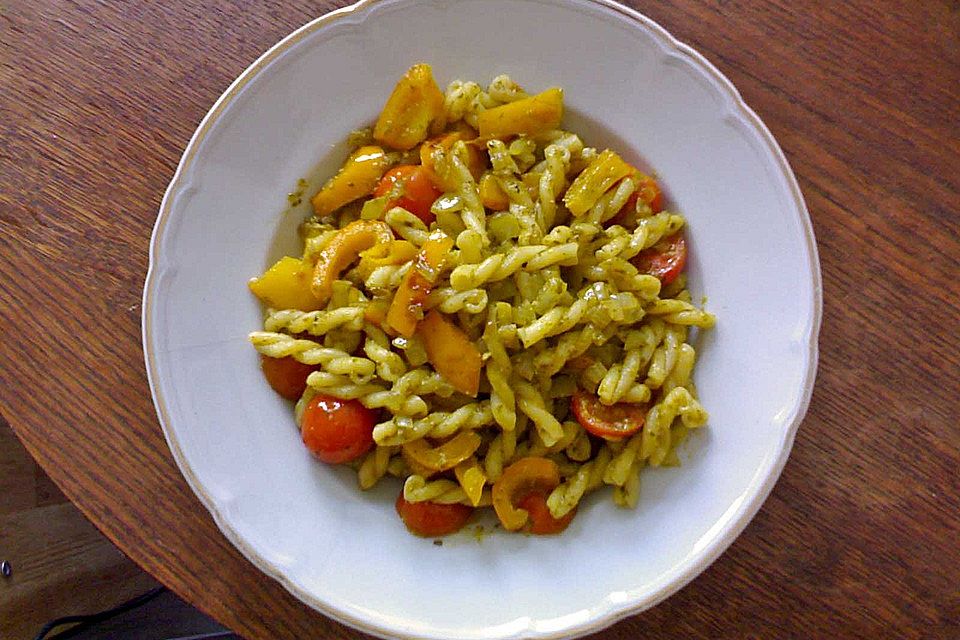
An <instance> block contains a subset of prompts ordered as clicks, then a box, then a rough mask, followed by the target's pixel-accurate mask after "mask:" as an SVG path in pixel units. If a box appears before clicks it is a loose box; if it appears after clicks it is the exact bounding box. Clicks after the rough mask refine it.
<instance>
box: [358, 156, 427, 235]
mask: <svg viewBox="0 0 960 640" xmlns="http://www.w3.org/2000/svg"><path fill="white" fill-rule="evenodd" d="M395 189H396V190H398V191H399V195H398V196H397V197H395V198H392V199H391V200H389V201H388V202H387V206H386V208H387V209H390V208H391V207H403V208H404V209H406V210H407V211H409V212H410V213H412V214H413V215H415V216H417V217H418V218H420V219H421V220H423V223H424V224H425V225H427V226H429V225H430V223H431V222H433V221H434V219H435V218H436V216H434V215H433V212H432V211H430V207H431V206H432V205H433V203H434V201H435V200H436V199H437V198H439V197H440V196H441V195H443V193H441V191H440V190H439V189H437V187H436V186H435V185H434V184H433V181H432V180H430V177H429V175H428V174H427V172H426V171H425V170H424V168H423V167H422V166H420V165H412V164H402V165H400V166H397V167H394V168H393V169H390V171H387V172H386V173H385V174H384V175H383V178H381V179H380V183H379V184H377V187H376V189H374V190H373V195H374V196H375V197H378V198H379V197H381V196H386V195H390V193H391V192H392V191H394V190H395Z"/></svg>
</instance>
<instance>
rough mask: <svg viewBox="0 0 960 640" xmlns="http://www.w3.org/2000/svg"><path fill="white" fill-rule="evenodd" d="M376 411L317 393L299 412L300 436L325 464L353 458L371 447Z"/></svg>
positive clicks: (357, 401)
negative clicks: (301, 411)
mask: <svg viewBox="0 0 960 640" xmlns="http://www.w3.org/2000/svg"><path fill="white" fill-rule="evenodd" d="M376 423H377V414H376V412H375V411H373V410H371V409H367V408H366V407H365V406H363V405H362V404H360V401H359V400H341V399H339V398H334V397H332V396H326V395H323V394H318V395H316V396H314V397H313V398H312V399H311V400H310V402H308V403H307V406H306V408H305V409H304V411H303V424H302V426H301V427H300V435H301V436H302V437H303V444H305V445H306V446H307V449H309V450H310V452H311V453H312V454H313V455H315V456H316V457H318V458H320V460H322V461H324V462H326V463H329V464H339V463H341V462H350V461H351V460H356V459H357V458H359V457H360V456H362V455H363V454H365V453H366V452H367V451H369V450H370V449H371V448H372V447H373V427H374V425H376Z"/></svg>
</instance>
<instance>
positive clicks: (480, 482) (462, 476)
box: [453, 456, 487, 507]
mask: <svg viewBox="0 0 960 640" xmlns="http://www.w3.org/2000/svg"><path fill="white" fill-rule="evenodd" d="M453 473H454V475H456V476H457V482H459V483H460V486H461V487H462V488H463V492H464V493H466V494H467V498H468V499H469V500H470V504H472V505H473V506H475V507H476V506H479V504H480V499H481V498H482V497H483V487H484V485H486V484H487V474H485V473H484V472H483V467H481V466H480V463H478V462H477V459H476V458H474V457H473V456H470V457H469V458H467V459H466V460H464V461H463V462H461V463H460V464H458V465H457V466H456V467H454V469H453Z"/></svg>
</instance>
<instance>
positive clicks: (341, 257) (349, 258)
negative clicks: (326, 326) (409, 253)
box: [310, 220, 393, 303]
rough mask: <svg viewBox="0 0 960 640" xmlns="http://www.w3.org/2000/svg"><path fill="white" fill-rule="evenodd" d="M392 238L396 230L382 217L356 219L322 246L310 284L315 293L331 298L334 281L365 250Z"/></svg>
mask: <svg viewBox="0 0 960 640" xmlns="http://www.w3.org/2000/svg"><path fill="white" fill-rule="evenodd" d="M390 242H393V231H391V230H390V227H389V226H388V225H387V223H386V222H381V221H379V220H355V221H353V222H351V223H350V224H348V225H347V226H345V227H344V228H343V229H341V230H340V231H338V232H337V235H335V236H334V237H333V239H332V240H331V241H330V243H329V244H328V245H327V246H326V247H324V248H323V250H322V251H321V252H320V256H319V257H318V258H317V264H316V266H315V267H314V269H313V282H312V283H311V285H310V288H311V290H312V291H313V295H314V296H316V297H317V299H318V300H319V301H320V302H321V303H325V302H326V301H327V299H329V298H330V293H331V291H332V290H333V281H334V280H336V279H337V278H339V277H340V273H341V272H342V271H343V270H344V269H346V268H347V266H348V265H349V264H350V263H351V262H353V261H354V260H356V259H357V257H358V256H359V255H360V253H361V252H362V251H366V250H367V249H370V248H371V247H373V246H375V245H377V244H387V243H390Z"/></svg>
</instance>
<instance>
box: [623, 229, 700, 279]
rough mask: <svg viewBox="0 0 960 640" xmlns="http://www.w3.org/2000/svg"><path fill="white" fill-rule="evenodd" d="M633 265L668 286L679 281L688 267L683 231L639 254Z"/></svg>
mask: <svg viewBox="0 0 960 640" xmlns="http://www.w3.org/2000/svg"><path fill="white" fill-rule="evenodd" d="M630 262H631V264H633V266H635V267H636V268H637V270H639V271H640V272H641V273H648V274H650V275H652V276H656V277H657V278H659V279H660V282H661V283H663V284H665V285H667V284H670V283H671V282H673V281H674V280H676V279H677V276H679V275H680V274H681V273H683V270H684V269H685V268H686V266H687V240H686V238H685V237H684V235H683V231H682V230H681V231H678V232H676V233H675V234H673V235H672V236H668V237H666V238H664V239H662V240H661V241H660V242H658V243H657V244H655V245H653V246H652V247H650V248H649V249H644V250H643V251H641V252H640V253H638V254H637V255H636V256H634V258H633V259H632V260H630Z"/></svg>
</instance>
